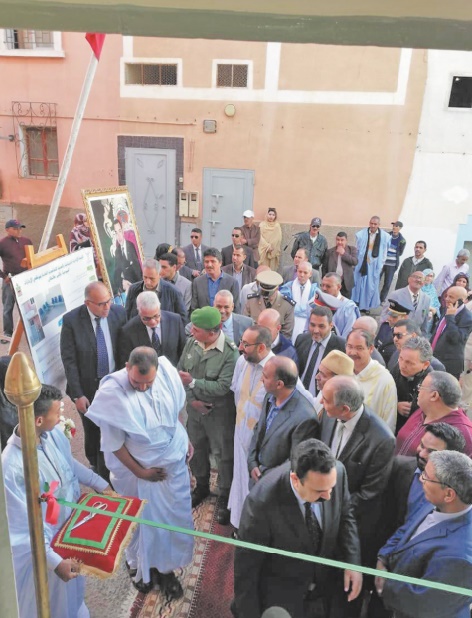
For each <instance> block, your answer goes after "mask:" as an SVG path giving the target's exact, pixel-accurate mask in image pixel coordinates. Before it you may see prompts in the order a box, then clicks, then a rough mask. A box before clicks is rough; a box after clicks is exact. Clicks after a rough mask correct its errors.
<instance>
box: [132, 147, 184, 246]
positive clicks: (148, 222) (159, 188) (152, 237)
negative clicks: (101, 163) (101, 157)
mask: <svg viewBox="0 0 472 618" xmlns="http://www.w3.org/2000/svg"><path fill="white" fill-rule="evenodd" d="M125 173H126V184H127V186H128V189H129V192H130V194H131V198H132V200H133V206H134V214H135V216H136V223H137V226H138V230H139V236H140V238H141V242H142V245H143V251H144V255H145V257H154V253H155V250H156V247H157V245H158V244H160V243H162V242H168V243H170V244H171V245H173V244H174V243H175V204H176V195H175V191H176V189H175V173H176V169H175V150H163V149H162V150H161V149H158V148H125Z"/></svg>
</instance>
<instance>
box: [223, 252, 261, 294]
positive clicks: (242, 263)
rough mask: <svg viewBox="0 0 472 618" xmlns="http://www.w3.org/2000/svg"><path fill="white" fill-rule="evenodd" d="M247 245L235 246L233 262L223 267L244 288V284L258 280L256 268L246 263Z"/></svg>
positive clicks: (240, 287)
mask: <svg viewBox="0 0 472 618" xmlns="http://www.w3.org/2000/svg"><path fill="white" fill-rule="evenodd" d="M246 256H247V247H244V246H243V245H236V246H235V247H234V248H233V257H232V263H231V264H228V265H227V266H223V268H222V269H221V270H222V271H223V272H224V273H226V274H228V275H231V276H232V277H233V278H234V279H235V280H236V281H237V282H238V285H239V289H240V290H242V287H243V285H247V284H248V283H252V282H253V281H255V280H256V269H255V268H252V267H251V266H248V265H247V264H246Z"/></svg>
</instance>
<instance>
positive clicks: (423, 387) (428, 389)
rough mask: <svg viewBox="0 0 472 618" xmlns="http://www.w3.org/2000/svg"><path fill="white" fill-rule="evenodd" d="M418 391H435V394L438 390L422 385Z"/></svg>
mask: <svg viewBox="0 0 472 618" xmlns="http://www.w3.org/2000/svg"><path fill="white" fill-rule="evenodd" d="M418 390H419V391H433V392H435V391H436V390H437V389H436V388H431V386H423V385H422V384H420V385H419V386H418Z"/></svg>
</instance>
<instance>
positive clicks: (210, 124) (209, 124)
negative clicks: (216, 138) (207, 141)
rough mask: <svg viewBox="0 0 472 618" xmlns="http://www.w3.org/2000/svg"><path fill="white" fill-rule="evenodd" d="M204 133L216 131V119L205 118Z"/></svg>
mask: <svg viewBox="0 0 472 618" xmlns="http://www.w3.org/2000/svg"><path fill="white" fill-rule="evenodd" d="M203 133H216V120H204V121H203Z"/></svg>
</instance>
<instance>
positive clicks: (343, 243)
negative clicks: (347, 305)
mask: <svg viewBox="0 0 472 618" xmlns="http://www.w3.org/2000/svg"><path fill="white" fill-rule="evenodd" d="M357 262H358V259H357V247H354V246H353V245H348V244H347V234H346V232H338V233H337V234H336V246H334V247H332V248H331V249H328V251H326V254H325V257H324V261H323V273H325V274H326V273H336V274H337V275H339V276H340V277H341V279H342V286H341V294H342V295H343V296H345V297H346V298H351V291H352V288H353V287H354V267H355V266H357Z"/></svg>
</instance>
